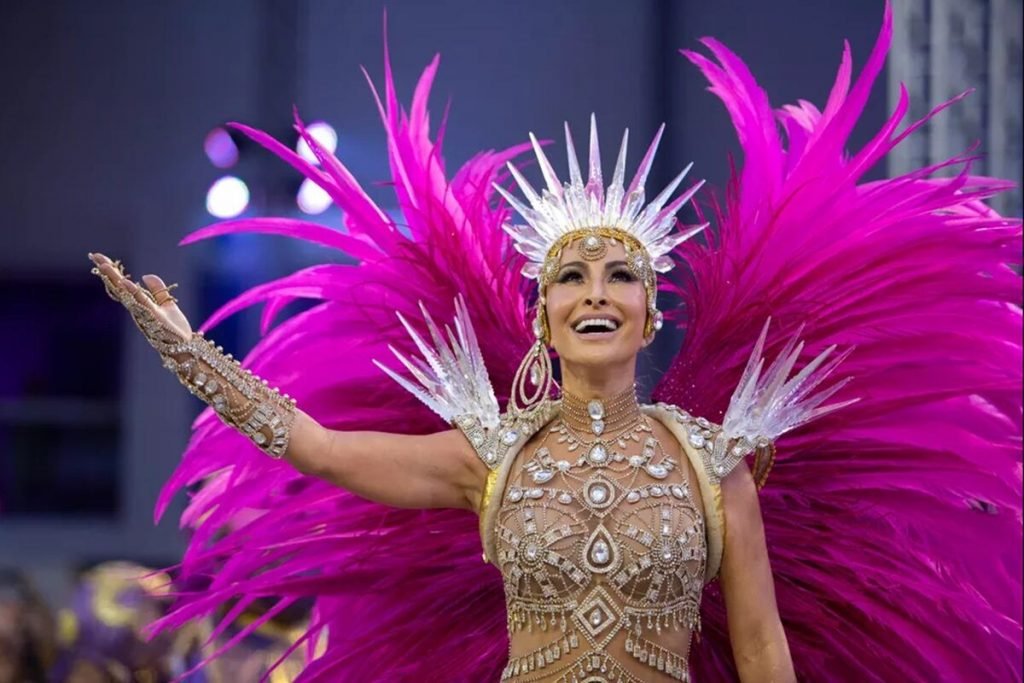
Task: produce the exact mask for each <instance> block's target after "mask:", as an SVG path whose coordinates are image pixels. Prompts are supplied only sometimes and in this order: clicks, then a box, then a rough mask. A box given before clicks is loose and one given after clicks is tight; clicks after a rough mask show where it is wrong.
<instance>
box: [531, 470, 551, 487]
mask: <svg viewBox="0 0 1024 683" xmlns="http://www.w3.org/2000/svg"><path fill="white" fill-rule="evenodd" d="M553 476H555V473H554V472H552V471H551V470H537V471H536V472H534V473H533V481H534V482H535V483H537V484H546V483H547V482H549V481H551V478H552V477H553Z"/></svg>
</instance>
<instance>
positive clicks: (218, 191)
mask: <svg viewBox="0 0 1024 683" xmlns="http://www.w3.org/2000/svg"><path fill="white" fill-rule="evenodd" d="M247 206H249V187H248V186H247V185H246V184H245V183H244V182H242V181H241V180H240V179H238V178H236V177H234V176H230V175H228V176H224V177H223V178H219V179H218V180H217V181H215V182H214V183H213V185H211V186H210V189H209V190H208V191H207V193H206V210H207V211H209V212H210V213H211V214H212V215H214V216H216V217H217V218H234V217H235V216H237V215H239V214H240V213H242V212H243V211H245V209H246V207H247Z"/></svg>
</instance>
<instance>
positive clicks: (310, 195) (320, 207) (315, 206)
mask: <svg viewBox="0 0 1024 683" xmlns="http://www.w3.org/2000/svg"><path fill="white" fill-rule="evenodd" d="M295 203H296V204H298V205H299V210H300V211H302V212H303V213H308V214H310V215H311V216H315V215H317V214H320V213H323V212H324V211H326V210H327V209H328V208H329V207H330V206H331V196H330V195H329V194H327V193H326V192H325V191H324V189H323V188H322V187H320V186H319V185H317V184H316V183H314V182H313V181H312V180H310V179H309V178H306V179H305V180H303V181H302V185H301V186H299V195H298V197H296V198H295Z"/></svg>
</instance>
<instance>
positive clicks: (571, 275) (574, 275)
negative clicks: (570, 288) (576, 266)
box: [558, 270, 583, 283]
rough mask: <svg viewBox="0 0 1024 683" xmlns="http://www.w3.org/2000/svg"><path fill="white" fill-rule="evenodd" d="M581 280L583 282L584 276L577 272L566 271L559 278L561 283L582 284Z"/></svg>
mask: <svg viewBox="0 0 1024 683" xmlns="http://www.w3.org/2000/svg"><path fill="white" fill-rule="evenodd" d="M581 280H583V276H582V275H580V274H579V273H578V272H576V271H575V270H569V271H566V272H564V273H562V274H561V275H559V276H558V282H559V283H566V282H580V281H581Z"/></svg>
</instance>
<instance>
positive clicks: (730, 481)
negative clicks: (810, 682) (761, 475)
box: [719, 462, 796, 683]
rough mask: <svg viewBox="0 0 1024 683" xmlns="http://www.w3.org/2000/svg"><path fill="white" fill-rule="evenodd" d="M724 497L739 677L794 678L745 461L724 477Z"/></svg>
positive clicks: (730, 614) (727, 586)
mask: <svg viewBox="0 0 1024 683" xmlns="http://www.w3.org/2000/svg"><path fill="white" fill-rule="evenodd" d="M722 500H723V505H724V507H725V548H724V551H723V553H722V568H721V570H720V574H719V576H720V579H721V586H722V594H723V595H724V597H725V608H726V613H727V619H728V623H729V641H730V642H731V644H732V653H733V657H734V658H735V660H736V668H737V670H738V671H739V675H740V680H741V681H742V683H769V682H771V683H791V682H794V681H796V674H795V673H794V671H793V658H792V657H791V656H790V653H789V643H787V642H786V632H785V631H784V630H783V628H782V620H781V619H780V618H779V608H778V605H777V604H776V603H775V582H774V580H773V578H772V568H771V565H770V563H769V562H768V546H767V544H766V542H765V537H764V523H763V521H762V520H761V506H760V504H759V503H758V498H757V487H756V486H755V485H754V478H753V476H752V475H751V473H750V469H749V468H748V467H747V465H746V463H744V462H741V463H739V464H738V465H737V467H736V468H735V469H734V470H733V471H732V473H730V474H729V475H728V476H727V477H726V478H725V479H723V480H722Z"/></svg>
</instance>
